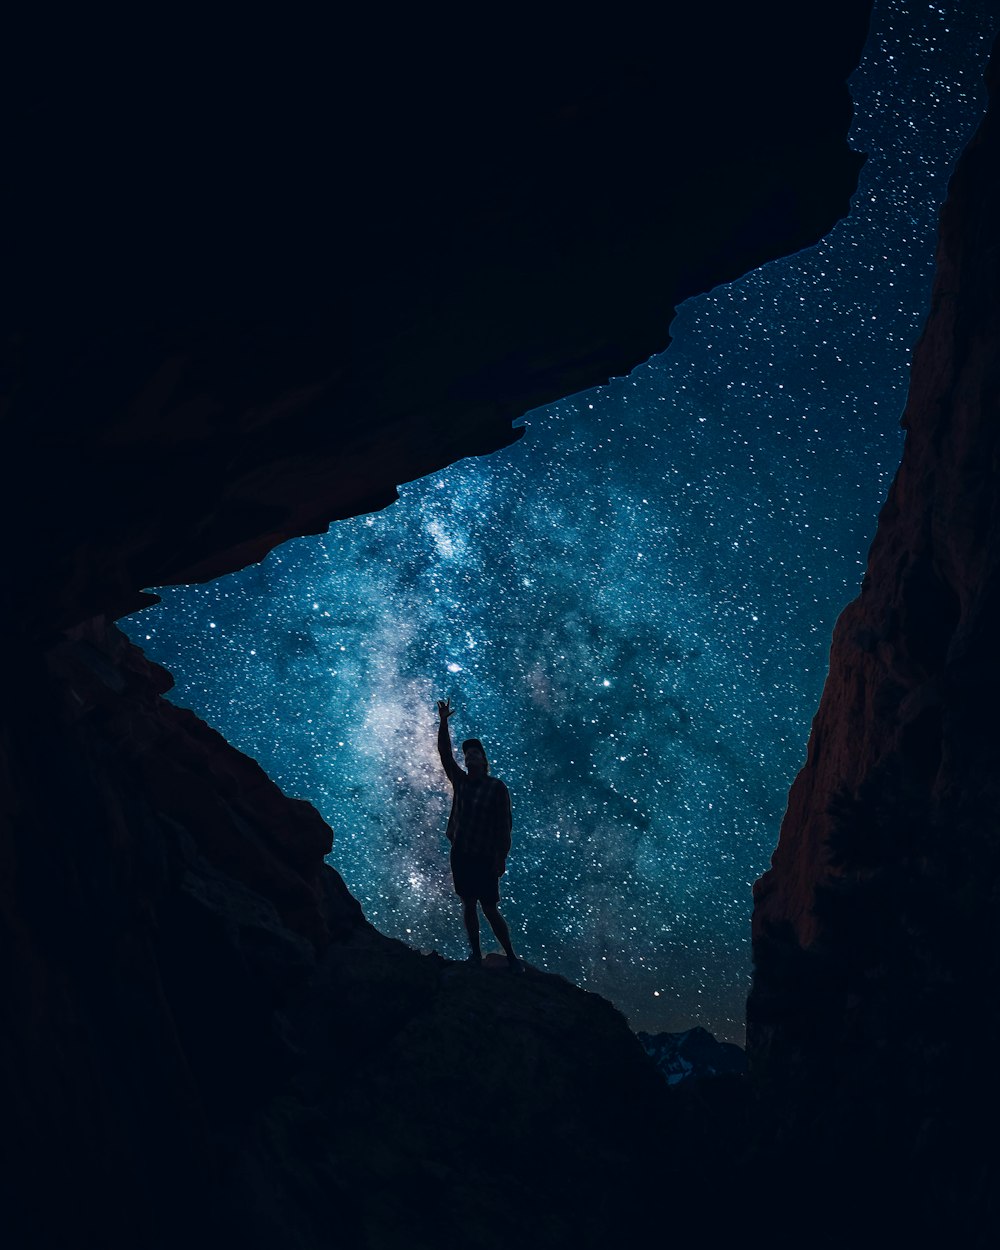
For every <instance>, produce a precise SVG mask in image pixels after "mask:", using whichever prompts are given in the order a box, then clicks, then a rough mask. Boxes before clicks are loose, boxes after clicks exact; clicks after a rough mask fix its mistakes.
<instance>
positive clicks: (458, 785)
mask: <svg viewBox="0 0 1000 1250" xmlns="http://www.w3.org/2000/svg"><path fill="white" fill-rule="evenodd" d="M438 754H439V755H440V756H441V764H442V767H443V768H444V771H445V772H446V773H447V774H448V780H449V781H450V782H451V784H452V787H453V791H454V793H453V795H452V800H451V814H450V815H449V817H448V828H447V830H446V833H447V836H448V841H449V842H450V843H451V845H452V848H453V850H454V851H455V852H457V853H458V854H461V855H467V856H470V857H472V858H475V859H485V860H489V861H490V862H491V863H492V864H494V865H495V867H496V870H497V875H498V876H499V875H500V874H501V873H502V872H503V868H504V863H505V861H506V859H507V856H508V854H509V853H510V832H511V827H512V818H511V810H510V791H509V790H508V789H507V787H506V786H505V785H504V783H503V782H502V781H501V780H500V778H499V777H491V776H490V775H489V773H486V774H485V775H484V776H482V777H478V778H475V779H473V778H472V777H470V776H469V774H468V773H467V772H465V771H464V770H463V769H461V768H459V766H458V764H457V763H456V762H455V756H454V755H453V754H452V750H451V734H450V732H449V730H448V722H447V721H442V722H441V724H440V726H439V728H438Z"/></svg>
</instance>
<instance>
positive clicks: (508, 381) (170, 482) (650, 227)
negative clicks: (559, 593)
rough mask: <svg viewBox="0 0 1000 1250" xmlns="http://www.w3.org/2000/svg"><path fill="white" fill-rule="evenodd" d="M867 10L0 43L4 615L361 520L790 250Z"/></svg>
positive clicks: (425, 19) (74, 608) (348, 18)
mask: <svg viewBox="0 0 1000 1250" xmlns="http://www.w3.org/2000/svg"><path fill="white" fill-rule="evenodd" d="M869 8H870V3H869V0H817V3H815V4H813V6H812V7H811V9H810V12H809V15H808V18H805V17H804V16H803V14H802V11H801V6H800V5H798V4H795V3H792V0H768V2H767V3H764V4H760V5H756V6H752V7H751V8H748V7H747V6H745V5H742V4H737V3H734V2H733V3H728V2H727V3H725V4H722V5H721V6H704V5H682V4H677V3H671V4H663V5H657V6H648V5H642V6H637V7H636V9H635V11H634V12H631V13H630V12H629V11H628V9H625V10H622V11H620V12H618V13H616V15H615V17H614V19H611V18H610V17H609V16H608V15H603V16H597V15H596V14H595V15H594V17H592V18H587V17H585V16H583V15H582V14H581V12H580V11H579V9H578V8H577V7H573V6H568V5H566V6H563V5H561V4H552V5H543V6H533V7H531V8H530V9H527V8H526V9H525V11H524V12H523V13H522V14H521V16H520V17H518V16H517V15H516V12H515V11H510V10H508V11H506V12H505V17H504V21H503V22H498V23H497V24H496V27H495V29H492V30H491V31H490V34H489V36H488V37H487V38H481V37H479V36H478V35H477V36H476V37H474V38H473V37H472V35H471V32H470V30H469V26H468V16H467V14H466V13H465V12H464V11H455V12H451V11H450V9H449V6H442V7H439V8H438V9H436V10H435V11H434V14H433V15H432V14H431V13H429V12H426V11H424V10H419V11H417V10H414V12H413V14H412V15H409V16H408V15H407V14H406V13H405V11H400V12H397V13H395V14H394V15H393V17H392V19H391V21H389V20H385V16H384V14H383V13H382V11H381V10H378V9H373V10H372V11H371V12H372V16H371V18H370V19H365V18H363V17H362V16H361V15H360V10H355V11H353V13H352V14H345V16H344V18H343V21H342V23H341V24H340V25H339V26H338V28H337V29H336V30H335V31H325V30H324V31H320V30H313V31H309V30H307V29H303V28H300V27H298V26H295V25H293V24H291V23H289V24H288V26H286V27H272V26H268V27H266V28H265V29H262V30H254V29H249V28H245V27H244V28H241V30H240V31H239V32H238V33H237V32H235V31H234V30H233V29H232V27H231V25H230V24H229V23H228V22H227V23H225V24H224V25H220V26H218V27H213V26H212V25H211V23H210V22H209V21H208V20H207V19H206V20H205V21H204V22H203V23H202V24H200V25H199V29H198V34H197V39H194V37H193V36H192V34H191V32H190V31H188V30H187V29H186V28H184V27H179V28H178V30H177V31H176V32H171V31H169V30H160V31H158V32H157V36H156V38H155V39H150V40H143V41H141V49H140V47H137V48H136V57H135V60H134V61H130V60H129V59H128V58H127V57H125V56H123V55H122V45H121V40H120V38H118V37H114V38H109V39H108V40H107V42H105V41H104V39H103V37H102V36H101V34H100V32H98V31H95V30H93V29H89V28H88V30H87V31H86V32H81V34H80V39H79V42H72V41H71V51H69V54H68V56H67V57H65V58H62V57H60V55H59V52H58V49H57V48H54V47H53V46H52V43H51V41H50V40H47V41H46V45H45V49H44V53H45V55H44V58H43V59H41V61H40V63H38V64H36V63H35V62H34V61H32V60H31V58H30V56H29V55H27V49H26V48H25V47H24V46H23V45H22V46H20V47H19V57H18V58H17V65H16V66H12V67H11V70H12V74H11V80H10V82H9V83H7V84H5V85H7V86H8V87H11V88H13V91H14V100H13V104H12V105H11V107H10V109H9V110H8V111H7V112H6V113H5V121H6V125H7V126H8V127H9V130H10V138H11V141H10V143H9V144H8V145H7V147H6V149H5V156H4V161H5V163H6V167H5V169H4V174H5V179H6V183H7V185H8V186H9V187H10V188H11V193H10V194H8V195H7V196H6V207H7V209H8V212H10V213H11V221H10V224H9V226H8V229H7V230H6V231H5V232H4V235H3V241H2V244H0V246H2V248H3V272H4V274H5V281H4V292H3V295H2V296H0V301H2V311H0V328H2V330H3V334H2V337H0V351H2V360H0V396H2V398H0V403H2V405H3V408H2V410H3V412H4V426H5V430H6V440H7V441H6V447H5V451H6V457H5V461H6V465H7V472H8V475H9V478H8V484H7V485H6V486H5V489H4V491H3V493H2V498H3V506H4V507H6V508H8V509H9V519H8V520H7V522H6V523H5V532H8V533H9V532H16V533H17V534H18V536H19V538H18V542H16V543H13V544H11V545H10V546H11V547H12V550H8V553H7V554H8V561H9V562H10V563H9V565H8V571H7V576H6V577H5V578H4V587H3V592H2V593H3V594H4V595H5V597H6V598H5V602H9V603H10V608H9V609H6V610H5V611H4V613H3V617H4V619H5V624H9V625H10V626H11V627H12V628H17V629H19V630H27V631H28V632H29V633H31V634H34V635H38V634H41V635H46V634H47V633H48V632H49V631H51V630H52V629H53V628H54V627H66V626H70V625H73V624H76V623H77V622H78V621H80V620H83V619H86V618H87V617H89V616H91V615H94V614H98V613H103V614H107V615H109V616H110V617H116V616H120V615H122V614H123V613H125V612H127V611H131V610H132V609H134V608H136V607H137V606H139V604H140V603H141V602H142V599H141V596H140V594H139V592H140V591H141V590H142V588H144V587H147V586H155V585H165V584H168V583H173V582H191V581H197V580H200V579H207V578H210V577H215V576H218V575H219V574H221V573H225V572H230V571H232V570H233V569H235V568H238V567H241V566H243V565H245V564H247V563H250V562H252V561H254V560H259V559H260V558H261V557H262V556H263V555H264V554H265V553H266V552H267V551H268V550H270V549H271V547H273V546H274V545H275V544H276V543H279V542H281V541H283V540H285V539H287V538H290V537H293V536H295V535H299V534H304V533H311V532H314V531H317V530H322V529H325V528H326V527H327V526H328V525H329V523H330V522H331V521H332V520H335V519H338V518H342V517H346V516H351V515H356V514H358V513H360V512H365V511H371V510H373V509H376V508H380V507H384V506H385V505H386V504H388V503H390V502H391V501H392V500H393V499H394V498H395V491H396V487H397V485H398V484H399V483H400V482H405V481H409V480H412V479H413V478H415V477H419V476H421V475H422V474H425V473H428V472H430V471H432V470H435V469H439V468H442V467H444V466H445V465H447V464H450V463H452V462H454V461H455V460H457V459H459V458H461V457H462V456H467V455H475V454H480V453H483V452H488V451H494V450H496V449H497V448H499V447H503V446H505V445H506V444H508V443H509V442H511V441H512V439H513V438H514V437H516V434H515V432H513V431H512V430H511V421H512V420H514V419H515V418H517V417H519V416H521V415H522V414H523V413H524V412H525V411H527V410H528V409H530V408H532V407H535V406H537V405H539V404H542V403H545V402H547V401H550V400H553V399H556V398H558V397H561V396H563V395H567V394H570V393H572V392H574V391H578V390H581V389H583V388H585V387H588V386H592V385H595V384H598V383H600V382H602V381H604V380H606V379H607V377H608V376H609V375H611V374H616V373H623V372H627V371H628V369H630V368H631V367H632V366H633V365H635V364H637V363H638V362H640V361H642V360H644V359H646V358H647V357H648V356H650V355H651V354H652V353H653V352H655V351H659V350H662V349H663V348H664V347H665V346H666V345H667V343H668V341H669V334H668V327H669V324H670V320H671V318H672V315H673V307H674V306H675V305H676V304H677V303H678V302H679V301H680V300H682V299H684V298H686V297H687V296H688V295H691V294H693V293H695V292H698V291H702V290H705V289H707V288H708V287H710V286H712V285H714V284H716V283H719V282H722V281H725V280H728V279H732V278H734V277H736V276H738V275H739V274H741V273H744V272H746V270H747V269H749V268H752V267H753V266H755V265H758V264H760V263H762V262H763V261H765V260H768V259H771V258H773V257H775V256H778V255H781V254H785V253H787V252H789V251H793V250H795V249H797V248H800V247H803V246H805V245H807V244H809V243H812V242H814V241H815V240H816V239H817V238H819V237H820V236H821V235H822V234H823V233H824V232H825V231H826V230H828V229H829V228H830V226H831V225H832V224H833V223H834V221H835V220H836V219H837V218H838V217H840V216H842V215H843V214H844V213H845V212H846V211H847V208H848V199H849V196H850V195H851V193H852V191H853V189H854V186H855V181H856V175H857V171H858V167H859V164H860V159H861V158H860V157H859V156H858V155H857V154H856V153H852V152H851V151H850V150H849V148H848V147H847V144H846V142H845V135H846V131H847V127H848V125H849V121H850V101H849V98H848V95H847V91H846V88H845V85H844V83H845V79H846V77H847V75H848V74H849V73H850V71H851V69H852V68H853V66H854V65H855V64H856V62H857V60H858V57H859V55H860V51H861V46H862V42H863V39H864V35H865V28H866V19H867V13H868V10H869ZM816 30H822V31H823V37H822V39H816V38H815V36H814V32H815V31H816ZM118 34H120V32H116V35H118ZM18 74H20V75H21V76H22V78H23V82H21V83H20V89H18V82H19V79H18V78H17V75H18ZM26 500H27V501H32V502H34V503H35V504H36V506H35V507H32V508H30V509H28V510H26V509H25V501H26ZM27 530H30V534H29V533H26V531H27Z"/></svg>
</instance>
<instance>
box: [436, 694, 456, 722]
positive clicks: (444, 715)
mask: <svg viewBox="0 0 1000 1250" xmlns="http://www.w3.org/2000/svg"><path fill="white" fill-rule="evenodd" d="M454 715H455V709H454V708H453V707H452V706H451V699H438V716H440V717H441V719H442V720H443V721H445V720H447V719H448V717H449V716H454Z"/></svg>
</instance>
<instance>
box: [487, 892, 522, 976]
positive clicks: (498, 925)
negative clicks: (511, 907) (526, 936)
mask: <svg viewBox="0 0 1000 1250" xmlns="http://www.w3.org/2000/svg"><path fill="white" fill-rule="evenodd" d="M482 908H483V915H484V916H485V917H486V919H487V920H488V921H489V925H490V928H491V929H492V930H493V932H494V933H495V934H496V938H497V941H498V942H499V943H500V945H501V946H502V947H503V948H504V951H505V952H506V955H507V960H508V962H509V963H511V964H515V963H517V956H516V955H515V954H514V947H513V945H512V944H511V940H510V930H509V929H508V928H507V922H506V920H504V918H503V916H501V915H500V910H499V908H498V907H497V905H496V903H483V904H482Z"/></svg>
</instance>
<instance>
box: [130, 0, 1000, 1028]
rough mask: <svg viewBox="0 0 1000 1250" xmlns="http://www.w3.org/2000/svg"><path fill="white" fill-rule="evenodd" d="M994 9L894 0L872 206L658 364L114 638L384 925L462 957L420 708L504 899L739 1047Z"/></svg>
mask: <svg viewBox="0 0 1000 1250" xmlns="http://www.w3.org/2000/svg"><path fill="white" fill-rule="evenodd" d="M993 16H994V6H993V5H992V4H984V3H968V2H966V3H962V4H955V3H941V4H937V5H928V4H907V3H901V2H900V0H894V2H892V3H888V4H885V5H883V6H881V8H880V9H879V12H878V13H877V14H876V18H875V23H874V26H873V33H872V37H871V39H870V41H869V46H868V49H867V51H866V56H865V60H864V62H863V64H862V66H861V68H860V69H859V70H858V72H857V73H856V75H855V76H854V78H853V79H852V84H851V86H852V93H853V95H854V99H855V106H856V110H857V112H856V121H855V126H854V129H853V131H852V136H851V138H852V144H853V146H854V147H856V148H858V149H860V150H863V151H867V152H868V153H869V156H870V159H869V162H868V164H867V166H866V167H865V169H864V170H863V172H862V177H861V186H860V189H859V191H858V194H857V195H856V197H855V200H854V209H853V212H852V214H851V216H850V217H849V219H848V220H847V221H845V222H842V223H841V224H840V225H838V226H837V227H836V228H835V229H834V230H833V231H832V232H831V234H830V235H829V236H828V237H827V238H826V239H825V240H824V241H823V242H822V243H821V244H819V245H818V246H817V247H815V248H812V249H810V250H808V251H806V252H803V253H800V254H799V255H797V256H794V257H792V258H789V259H787V260H784V261H780V262H776V263H774V264H771V265H768V266H765V267H764V268H763V269H761V270H758V271H757V272H756V273H754V274H752V275H750V276H748V277H747V278H745V279H743V280H742V281H740V282H736V283H733V284H731V285H729V286H726V287H721V288H719V289H717V290H715V291H714V292H712V293H711V294H710V295H707V296H703V297H701V298H698V299H695V300H691V301H689V302H688V303H687V304H686V305H685V306H684V307H683V308H682V309H681V312H680V314H679V316H678V318H677V321H676V322H675V324H674V327H673V331H672V332H673V335H674V343H673V345H672V346H671V348H670V350H669V352H667V353H666V354H665V355H664V356H662V357H657V358H654V359H653V360H651V361H650V362H648V363H647V364H646V365H643V366H642V367H640V368H638V369H636V370H635V371H634V372H633V373H632V375H631V376H630V377H628V378H624V379H615V380H613V381H611V382H609V383H608V384H607V385H605V386H600V387H598V388H596V389H595V390H593V391H589V392H587V393H585V394H582V395H577V396H574V397H573V398H571V399H567V400H564V401H562V402H560V403H557V404H554V405H552V406H551V407H548V408H546V409H542V410H539V411H536V412H533V413H530V414H528V416H527V417H526V419H525V424H526V426H527V427H528V428H527V431H526V434H525V437H524V438H523V439H522V440H521V442H520V443H518V444H517V445H516V446H514V447H513V448H510V449H508V450H506V451H504V452H502V453H498V454H497V455H495V456H490V457H485V458H480V459H472V460H465V461H463V462H461V463H460V464H457V465H454V466H452V467H451V468H450V469H448V470H447V471H446V472H444V473H440V474H437V475H436V476H434V477H430V478H426V479H423V480H422V481H420V482H416V483H412V484H410V485H407V486H404V487H403V488H402V490H401V499H400V501H399V503H397V504H395V505H394V506H392V507H391V508H389V509H387V510H386V511H384V512H382V513H379V514H377V515H372V516H367V517H362V518H357V519H355V520H353V521H348V522H342V523H338V524H337V525H335V526H334V527H333V529H332V530H331V532H330V533H329V534H327V535H324V536H322V537H312V538H306V539H299V540H297V541H295V542H292V543H288V544H286V545H285V546H284V547H282V548H281V549H279V550H278V551H277V552H274V553H272V555H271V556H270V557H269V558H268V559H267V560H265V561H264V562H263V564H261V565H258V566H255V567H253V568H249V569H246V570H244V571H243V572H241V573H238V574H235V575H233V576H231V577H227V578H224V579H222V580H220V581H217V582H214V583H212V584H210V585H207V586H197V587H182V588H173V589H166V590H161V591H160V593H161V594H162V595H163V603H162V605H161V606H159V607H156V608H152V609H148V610H146V611H144V612H143V613H141V614H139V615H137V616H134V617H132V618H130V619H129V621H128V622H127V623H126V625H127V628H128V631H129V633H130V636H131V637H132V638H133V639H134V640H135V641H136V642H138V643H139V644H140V645H141V646H143V647H144V649H145V650H146V651H147V653H148V654H149V655H151V656H152V657H153V658H154V659H156V660H157V661H159V662H160V663H162V664H164V665H165V666H166V667H167V668H169V669H170V671H171V672H172V673H173V674H174V675H175V677H176V679H177V686H176V689H175V691H174V692H173V693H172V696H171V697H172V698H173V699H174V700H175V701H176V702H178V703H180V704H183V705H185V706H190V707H193V708H194V709H195V710H196V711H197V712H198V713H199V714H200V715H201V716H203V717H204V718H205V719H206V720H207V721H209V722H210V723H211V724H212V725H214V726H216V727H217V728H218V729H219V730H221V731H222V733H223V734H225V736H226V737H227V738H228V739H229V740H230V741H231V742H232V743H234V744H235V745H236V746H238V747H240V748H241V749H242V750H244V751H246V752H248V753H249V754H250V755H253V756H254V757H255V758H257V759H258V760H260V762H261V763H262V765H263V766H264V768H265V769H267V771H268V772H269V773H270V775H271V776H272V777H273V778H275V780H276V781H278V782H279V784H280V785H281V786H282V787H283V788H284V789H285V790H286V791H287V792H288V793H290V794H294V795H297V796H301V797H304V798H308V799H310V800H311V801H312V802H313V803H314V804H315V805H316V806H317V807H318V808H319V810H320V811H321V812H322V813H323V815H324V817H325V818H326V819H327V820H328V821H329V823H330V824H331V825H332V827H333V829H334V831H335V839H336V840H335V846H334V850H333V854H332V856H331V857H330V861H331V863H332V864H333V865H334V866H335V867H336V868H337V869H338V870H339V871H340V872H341V873H342V875H343V876H344V878H345V879H346V881H347V883H348V885H349V887H350V888H351V890H352V891H353V893H354V894H355V895H356V896H357V897H358V898H359V899H360V900H361V902H362V904H363V906H364V909H365V913H366V915H367V916H368V917H369V918H370V919H371V920H372V921H373V922H374V923H375V924H376V925H377V926H378V927H379V928H381V929H382V930H383V931H384V932H386V933H389V934H392V935H393V936H396V937H400V938H402V939H404V940H405V941H407V942H409V943H411V944H412V945H414V946H416V947H418V948H420V949H424V950H429V949H432V948H434V949H437V950H438V951H440V952H441V953H442V954H445V955H447V956H449V957H455V958H460V957H462V956H464V954H465V949H464V943H463V938H462V932H461V924H460V920H459V913H458V910H457V907H456V901H455V898H454V895H453V894H452V891H451V881H450V877H449V874H448V868H447V856H446V850H447V844H446V841H445V838H444V826H445V822H446V816H447V806H448V793H447V783H446V782H445V780H444V777H443V775H442V774H441V770H440V766H439V764H438V761H437V757H436V753H435V747H434V740H435V729H436V716H435V711H434V703H435V699H436V698H438V697H441V696H444V695H450V696H451V698H452V701H453V703H454V704H455V705H456V706H457V708H458V712H457V715H456V716H455V718H454V721H453V722H452V723H453V725H454V728H455V731H456V735H457V736H458V738H459V739H461V738H463V737H467V736H475V737H480V738H482V739H483V741H484V742H485V743H486V746H487V750H488V751H489V753H490V757H491V762H492V768H493V771H494V772H495V773H496V774H497V775H498V776H501V777H503V778H504V780H505V781H506V782H507V784H508V786H509V788H510V790H511V793H512V798H513V806H514V849H513V852H512V855H511V859H510V862H509V871H508V873H507V875H506V877H505V878H504V880H503V889H502V905H501V909H502V910H503V912H504V914H505V915H506V916H507V918H508V920H509V922H510V926H511V930H512V933H513V935H514V940H515V943H516V944H517V945H518V946H519V948H520V949H521V950H522V951H523V953H524V955H525V956H526V958H527V959H528V960H529V961H530V962H531V963H532V964H534V965H536V966H538V967H543V968H546V969H548V970H551V971H556V972H560V973H562V974H564V975H565V976H567V977H569V978H571V979H572V980H574V981H576V982H577V983H578V984H580V985H583V986H586V987H587V988H589V989H594V990H597V991H598V992H600V993H602V994H604V995H606V996H607V997H609V998H610V999H612V1001H614V1002H615V1003H616V1004H618V1006H620V1007H621V1008H622V1010H623V1011H625V1012H626V1014H627V1015H628V1016H629V1018H630V1020H631V1021H632V1023H633V1024H634V1026H635V1027H637V1028H645V1029H649V1030H652V1031H658V1030H661V1029H668V1030H676V1029H681V1028H686V1027H688V1026H690V1025H691V1024H695V1023H699V1024H703V1025H705V1026H706V1027H707V1028H709V1029H711V1030H712V1031H713V1032H715V1033H716V1034H717V1035H718V1036H720V1037H724V1038H727V1039H729V1040H734V1041H742V1031H743V1007H744V1000H745V996H746V992H747V988H748V978H749V972H750V950H749V916H750V910H751V884H752V882H753V881H754V879H755V878H756V877H758V876H759V875H760V874H761V873H762V872H763V871H764V870H765V869H766V867H767V865H768V862H769V858H770V855H771V852H772V850H773V848H774V845H775V842H776V839H777V834H778V828H779V825H780V821H781V816H782V812H783V809H784V804H785V799H786V795H787V791H788V787H789V785H790V783H791V781H792V778H793V777H794V775H795V773H796V771H797V770H798V768H799V767H800V766H801V764H802V761H803V759H804V755H805V744H806V739H807V735H808V727H809V722H810V719H811V716H812V714H813V712H814V711H815V708H816V705H817V702H818V700H819V695H820V691H821V688H822V682H823V677H824V675H825V667H826V661H827V653H828V649H829V642H830V636H831V632H832V628H833V623H834V620H835V619H836V616H837V614H838V613H839V611H840V610H841V608H842V607H843V606H844V604H845V603H846V602H847V601H848V600H849V599H851V598H853V596H854V595H855V594H856V593H857V590H858V588H859V585H860V580H861V574H862V571H863V564H864V559H865V553H866V551H867V547H868V544H869V543H870V541H871V538H872V536H873V534H874V528H875V518H876V514H877V510H878V508H879V506H880V505H881V502H882V500H883V499H884V497H885V493H886V489H887V486H888V483H889V480H890V479H891V476H892V474H893V472H894V471H895V467H896V464H897V463H898V458H899V452H900V447H901V441H900V440H901V435H900V432H899V428H898V421H899V416H900V413H901V411H902V407H903V403H904V400H905V386H906V373H907V368H908V363H909V357H910V350H911V348H912V345H913V343H914V341H915V339H916V337H917V335H918V333H919V329H920V325H921V322H922V319H923V317H924V315H925V312H926V307H927V301H928V292H929V285H930V277H931V271H932V257H933V250H934V235H935V226H936V217H937V211H938V207H939V205H940V203H941V201H942V200H943V197H944V191H945V184H946V179H947V175H948V172H949V169H950V167H951V165H952V164H953V162H954V159H955V157H956V156H957V154H958V152H959V151H960V149H961V147H962V145H963V143H964V142H965V140H966V139H967V138H968V136H969V134H970V133H971V130H972V128H973V127H974V125H975V123H976V122H977V120H978V118H979V115H980V113H981V109H982V105H983V102H984V98H985V96H984V92H983V91H982V88H981V76H982V68H983V65H984V62H985V58H986V55H987V52H988V49H989V40H990V37H991V35H992V19H993Z"/></svg>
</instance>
